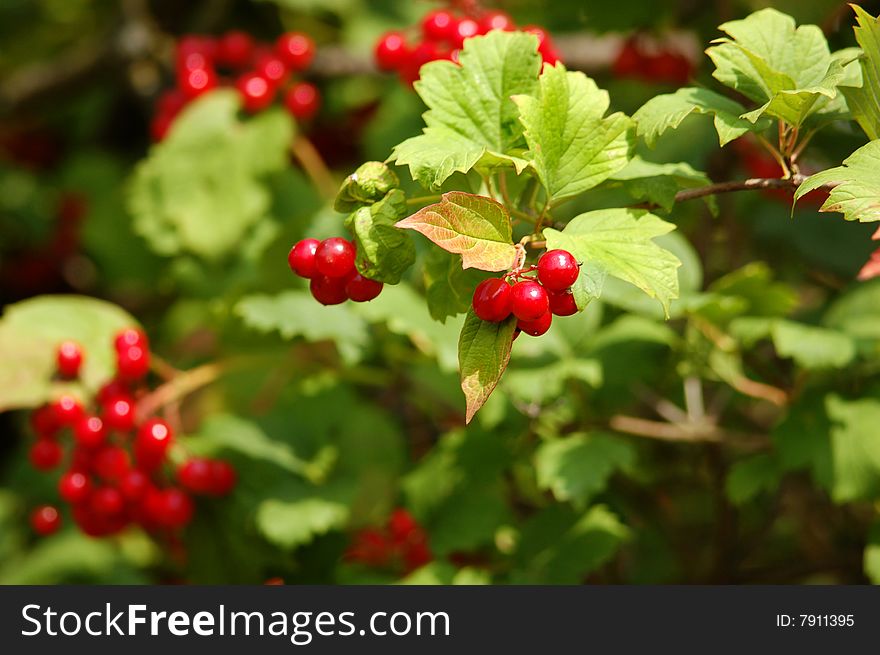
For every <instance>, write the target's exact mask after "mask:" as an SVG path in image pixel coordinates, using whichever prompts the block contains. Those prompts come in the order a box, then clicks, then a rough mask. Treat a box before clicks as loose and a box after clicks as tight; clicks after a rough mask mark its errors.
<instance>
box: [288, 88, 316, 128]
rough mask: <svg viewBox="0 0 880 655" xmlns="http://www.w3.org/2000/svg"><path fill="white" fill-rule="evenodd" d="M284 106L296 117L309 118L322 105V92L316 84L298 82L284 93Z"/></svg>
mask: <svg viewBox="0 0 880 655" xmlns="http://www.w3.org/2000/svg"><path fill="white" fill-rule="evenodd" d="M284 106H285V107H286V108H287V111H289V112H290V114H291V115H292V116H293V117H294V118H298V119H300V120H308V119H310V118H311V117H312V116H314V115H315V114H316V113H318V109H320V107H321V94H320V92H319V91H318V88H317V87H316V86H315V85H314V84H309V83H308V82H298V83H296V84H294V85H293V86H292V87H290V88H289V89H288V90H287V93H285V94H284Z"/></svg>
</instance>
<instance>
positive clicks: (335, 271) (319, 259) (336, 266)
mask: <svg viewBox="0 0 880 655" xmlns="http://www.w3.org/2000/svg"><path fill="white" fill-rule="evenodd" d="M354 258H355V250H354V245H353V244H352V243H351V242H350V241H347V240H345V239H343V238H342V237H331V238H329V239H324V241H322V242H321V244H320V245H319V246H318V249H317V251H315V268H316V269H317V271H318V273H320V274H321V275H326V276H327V277H334V278H343V277H346V276H347V275H349V274H350V273H351V272H352V271H353V270H354Z"/></svg>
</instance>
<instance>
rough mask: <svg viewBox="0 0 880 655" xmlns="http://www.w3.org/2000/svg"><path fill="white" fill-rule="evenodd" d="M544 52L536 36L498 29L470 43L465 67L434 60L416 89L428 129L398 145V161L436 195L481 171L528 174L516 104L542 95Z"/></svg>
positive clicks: (462, 59) (395, 156)
mask: <svg viewBox="0 0 880 655" xmlns="http://www.w3.org/2000/svg"><path fill="white" fill-rule="evenodd" d="M537 46H538V42H537V39H536V38H535V37H534V36H533V35H531V34H524V33H520V32H501V31H499V30H495V31H493V32H490V33H489V34H487V35H486V36H482V37H475V38H471V39H467V40H466V41H465V44H464V49H463V50H462V51H461V55H460V57H459V62H460V65H458V64H454V63H453V62H451V61H435V62H431V63H429V64H426V65H425V66H423V67H422V70H421V77H420V79H419V81H418V82H416V84H415V89H416V92H417V93H418V94H419V95H420V96H421V98H422V100H424V102H425V104H426V105H427V106H428V111H427V112H425V115H424V119H425V125H426V127H425V130H424V132H423V133H422V134H421V135H419V136H416V137H412V138H410V139H407V140H406V141H404V142H403V143H401V144H400V145H398V146H397V147H396V148H395V149H394V152H393V153H392V155H391V159H392V161H394V162H395V163H396V164H397V165H399V166H409V169H410V173H411V174H412V177H413V179H415V180H418V181H419V182H420V183H421V184H422V185H423V186H425V187H427V188H432V189H437V188H439V187H440V185H441V184H443V182H444V181H445V180H446V179H447V178H448V177H449V176H450V175H452V174H453V173H455V172H461V173H467V172H468V171H470V170H471V169H472V168H473V167H474V166H478V167H479V168H484V169H490V168H492V167H495V166H499V165H503V166H508V167H509V166H513V167H514V168H516V170H517V172H519V171H521V170H522V169H523V168H524V166H525V165H526V163H527V162H526V161H525V160H523V159H522V158H520V157H517V156H515V151H516V149H517V148H518V147H519V146H520V144H521V141H522V126H521V125H520V123H519V121H518V114H517V109H516V106H515V105H514V104H513V101H512V100H511V99H510V98H511V96H514V95H517V94H530V93H532V92H533V90H534V89H535V87H536V85H537V82H538V73H539V72H540V68H541V57H540V56H539V55H538V52H537Z"/></svg>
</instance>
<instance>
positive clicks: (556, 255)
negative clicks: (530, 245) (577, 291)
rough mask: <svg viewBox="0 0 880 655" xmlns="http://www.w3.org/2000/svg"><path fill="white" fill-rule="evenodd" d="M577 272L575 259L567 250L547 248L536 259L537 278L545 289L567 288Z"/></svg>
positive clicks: (559, 289) (573, 280) (578, 271)
mask: <svg viewBox="0 0 880 655" xmlns="http://www.w3.org/2000/svg"><path fill="white" fill-rule="evenodd" d="M579 273H580V268H579V267H578V263H577V260H576V259H575V258H574V255H572V254H571V253H570V252H568V251H567V250H558V249H557V250H548V251H547V252H545V253H544V254H543V255H541V259H539V260H538V279H539V280H540V281H541V284H543V285H544V288H545V289H547V291H562V290H563V289H568V288H569V287H570V286H571V285H572V284H574V283H575V280H577V278H578V274H579Z"/></svg>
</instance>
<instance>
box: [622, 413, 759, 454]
mask: <svg viewBox="0 0 880 655" xmlns="http://www.w3.org/2000/svg"><path fill="white" fill-rule="evenodd" d="M609 426H610V427H611V429H612V430H615V431H617V432H623V433H625V434H631V435H634V436H637V437H646V438H648V439H657V440H660V441H673V442H679V443H718V444H725V445H730V446H738V447H742V448H745V449H749V450H762V449H765V448H768V447H769V446H770V440H769V439H768V438H767V437H766V436H765V435H761V434H748V433H745V432H734V431H732V430H723V429H721V428H719V427H717V426H705V427H703V428H701V429H693V428H688V427H686V426H683V425H676V424H673V423H664V422H662V421H650V420H648V419H643V418H638V417H636V416H625V415H623V414H615V415H614V416H612V417H611V420H610V422H609Z"/></svg>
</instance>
